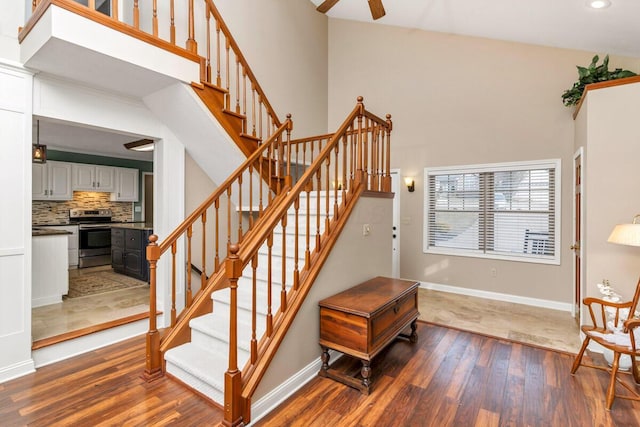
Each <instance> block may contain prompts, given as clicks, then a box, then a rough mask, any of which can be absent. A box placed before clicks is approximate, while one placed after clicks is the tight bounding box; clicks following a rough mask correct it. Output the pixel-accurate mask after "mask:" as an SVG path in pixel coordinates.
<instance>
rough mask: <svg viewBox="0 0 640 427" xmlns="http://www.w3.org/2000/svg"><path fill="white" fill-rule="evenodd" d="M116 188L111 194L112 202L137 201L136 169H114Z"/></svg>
mask: <svg viewBox="0 0 640 427" xmlns="http://www.w3.org/2000/svg"><path fill="white" fill-rule="evenodd" d="M114 169H115V174H116V179H115V182H116V188H115V190H114V191H113V192H112V193H111V201H112V202H137V201H138V169H129V168H114Z"/></svg>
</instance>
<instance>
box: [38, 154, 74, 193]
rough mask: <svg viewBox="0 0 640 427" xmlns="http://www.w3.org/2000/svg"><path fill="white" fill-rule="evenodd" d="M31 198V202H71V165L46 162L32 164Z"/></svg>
mask: <svg viewBox="0 0 640 427" xmlns="http://www.w3.org/2000/svg"><path fill="white" fill-rule="evenodd" d="M31 174H32V188H31V191H32V198H33V200H71V199H73V190H72V189H71V163H65V162H55V161H48V162H47V163H33V164H32V168H31Z"/></svg>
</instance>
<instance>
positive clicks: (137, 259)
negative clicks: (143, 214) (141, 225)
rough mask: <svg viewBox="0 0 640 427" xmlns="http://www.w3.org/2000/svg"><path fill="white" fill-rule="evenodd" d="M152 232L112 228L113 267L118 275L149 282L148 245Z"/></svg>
mask: <svg viewBox="0 0 640 427" xmlns="http://www.w3.org/2000/svg"><path fill="white" fill-rule="evenodd" d="M151 233H152V230H149V229H137V228H119V227H112V228H111V267H112V268H113V270H114V271H115V272H117V273H122V274H126V275H127V276H131V277H135V278H136V279H140V280H144V281H145V282H148V281H149V263H148V262H147V250H146V247H147V244H148V242H149V236H150V235H151Z"/></svg>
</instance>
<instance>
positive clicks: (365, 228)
mask: <svg viewBox="0 0 640 427" xmlns="http://www.w3.org/2000/svg"><path fill="white" fill-rule="evenodd" d="M369 234H371V225H369V224H363V225H362V235H363V236H365V237H366V236H368V235H369Z"/></svg>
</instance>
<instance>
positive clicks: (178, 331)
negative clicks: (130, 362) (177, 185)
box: [144, 115, 292, 379]
mask: <svg viewBox="0 0 640 427" xmlns="http://www.w3.org/2000/svg"><path fill="white" fill-rule="evenodd" d="M291 127H292V124H291V116H290V115H288V116H287V120H286V121H285V122H284V123H283V124H281V125H280V127H279V128H278V129H277V130H276V132H275V133H274V134H273V135H272V136H271V137H270V138H269V140H267V141H265V143H263V144H262V145H260V146H259V147H258V149H257V150H256V151H255V152H254V153H253V154H252V155H251V156H249V158H247V160H246V161H245V162H244V163H243V164H242V165H240V166H239V167H238V168H237V169H236V170H235V171H234V172H233V173H232V174H231V175H230V176H229V177H228V178H227V179H226V180H225V181H224V182H223V183H222V184H221V185H220V186H218V188H216V189H215V190H214V191H213V193H211V195H210V196H209V197H208V198H207V199H206V200H205V201H204V202H202V204H200V206H199V207H198V208H196V209H195V210H194V211H193V212H192V213H191V214H190V215H189V216H188V217H187V218H186V219H185V220H184V221H183V222H182V223H181V224H180V225H179V226H178V227H177V228H176V229H175V230H174V231H173V232H171V234H169V236H167V237H166V238H165V239H164V240H162V242H160V243H158V236H156V235H151V236H150V238H149V242H150V243H149V245H148V246H147V260H148V261H149V271H150V275H149V277H150V278H149V286H150V302H149V310H150V313H156V296H157V275H156V270H157V263H158V261H159V260H160V258H161V257H162V256H163V254H165V253H168V252H170V253H171V271H170V286H171V289H170V290H171V312H170V316H171V322H170V326H169V327H167V328H166V329H165V330H164V331H163V334H164V336H163V337H162V339H161V338H160V334H159V332H158V330H157V326H156V316H154V315H150V316H149V331H148V333H147V344H148V345H147V358H146V366H145V374H144V375H145V377H146V378H148V379H152V378H156V377H158V376H161V375H162V371H163V367H162V353H163V352H164V351H166V349H168V348H170V347H172V346H175V345H178V344H180V343H183V342H185V340H188V338H189V333H188V320H189V319H190V318H191V317H192V316H194V315H198V314H199V313H202V312H203V311H206V310H210V307H211V298H210V295H211V293H212V292H213V291H214V290H215V289H219V288H224V287H227V286H229V281H227V279H226V275H225V274H224V266H225V265H224V262H223V261H224V259H225V258H226V256H227V253H228V248H229V247H232V246H233V244H235V243H237V242H239V241H241V240H242V239H243V238H244V237H245V235H246V234H247V233H248V232H249V231H250V230H251V229H252V228H253V227H254V226H255V224H256V223H257V221H258V219H259V218H261V217H262V216H264V215H265V213H266V212H268V210H269V209H271V205H272V203H273V202H274V201H276V200H279V197H281V195H279V193H278V191H274V190H273V188H272V187H271V186H270V185H269V184H268V183H267V182H265V180H264V179H263V176H265V175H275V174H277V173H278V170H277V169H280V170H282V169H285V168H286V169H291V168H290V167H288V168H287V167H286V166H285V167H280V166H278V165H277V164H276V163H275V162H276V160H277V157H278V156H280V154H279V153H280V152H282V151H283V150H284V149H285V146H286V145H287V144H288V141H287V139H286V138H288V137H289V132H288V130H289V129H291ZM274 165H275V166H274ZM276 166H278V167H276ZM278 188H279V190H280V192H282V191H283V190H286V188H285V187H284V186H281V187H278ZM247 193H248V194H247ZM243 197H244V201H245V202H246V204H245V203H243ZM232 198H235V200H236V203H237V204H236V203H234V202H233V199H232ZM233 205H236V207H235V209H232V206H233ZM245 217H248V218H249V220H248V221H247V220H246V219H245ZM256 218H257V219H256ZM234 221H235V222H236V223H237V224H236V225H237V227H238V228H237V229H232V228H231V227H232V223H233V222H234ZM210 222H211V224H209V223H210ZM221 225H222V229H221ZM225 225H226V227H225ZM211 228H213V236H211V238H210V239H209V240H207V239H208V237H207V232H210V231H211V230H210V229H211ZM194 233H195V234H196V235H198V234H199V237H200V240H199V242H197V243H196V245H194V244H193V238H194ZM181 239H183V240H184V245H182V246H183V248H184V249H183V250H184V255H185V259H186V264H187V265H186V268H185V269H184V270H183V274H184V276H185V282H186V283H185V287H186V290H185V301H183V303H184V307H185V308H184V310H183V311H182V312H181V313H178V306H179V304H177V301H176V286H177V283H178V282H177V274H179V273H178V268H177V267H176V259H177V253H178V245H179V241H180V240H181ZM220 242H222V244H220ZM194 247H196V248H197V249H198V250H199V251H200V254H199V255H200V257H199V259H198V260H196V259H194V257H193V256H192V255H193V251H194ZM211 261H212V262H211ZM193 263H200V266H199V267H197V270H198V271H200V272H201V273H202V274H201V275H200V284H199V285H200V286H199V290H198V291H197V292H196V293H195V295H194V294H193V292H192V285H193V283H192V273H191V271H192V267H191V266H192V265H193Z"/></svg>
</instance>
